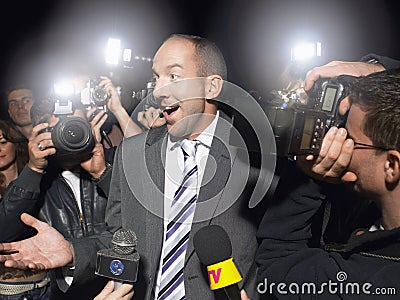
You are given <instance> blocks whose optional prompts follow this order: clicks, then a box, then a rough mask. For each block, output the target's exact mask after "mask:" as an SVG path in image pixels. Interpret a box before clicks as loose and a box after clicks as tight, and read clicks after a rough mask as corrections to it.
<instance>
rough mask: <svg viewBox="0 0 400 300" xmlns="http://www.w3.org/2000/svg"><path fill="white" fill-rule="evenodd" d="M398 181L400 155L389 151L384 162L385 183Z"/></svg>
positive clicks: (399, 176) (397, 152) (394, 151)
mask: <svg viewBox="0 0 400 300" xmlns="http://www.w3.org/2000/svg"><path fill="white" fill-rule="evenodd" d="M399 179H400V153H399V151H397V150H389V151H388V152H387V157H386V161H385V181H386V182H387V183H397V182H398V181H399Z"/></svg>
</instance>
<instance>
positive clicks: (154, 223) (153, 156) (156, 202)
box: [143, 128, 167, 280]
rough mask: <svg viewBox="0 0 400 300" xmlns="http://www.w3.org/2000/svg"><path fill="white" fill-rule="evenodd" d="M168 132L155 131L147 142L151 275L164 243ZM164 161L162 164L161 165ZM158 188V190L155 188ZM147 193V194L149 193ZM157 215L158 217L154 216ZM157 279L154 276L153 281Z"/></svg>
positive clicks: (154, 272) (148, 247) (148, 233)
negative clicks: (149, 180) (166, 137)
mask: <svg viewBox="0 0 400 300" xmlns="http://www.w3.org/2000/svg"><path fill="white" fill-rule="evenodd" d="M164 129H165V128H164ZM166 133H167V131H166V130H158V131H157V130H155V132H154V134H149V135H148V137H147V141H146V149H145V155H146V168H147V170H148V172H149V175H150V178H151V181H152V182H149V183H148V184H149V187H148V188H147V187H145V186H144V187H143V188H144V189H146V188H147V192H148V194H147V197H146V198H147V199H149V202H150V203H149V205H150V210H146V214H147V216H146V232H147V235H148V236H147V239H146V240H147V249H148V251H149V253H148V258H149V263H150V265H151V270H150V274H157V268H158V263H159V258H160V253H161V247H162V243H163V228H164V224H163V216H164V181H165V169H164V166H165V164H164V162H165V147H166V143H165V142H164V141H165V139H164V137H165V136H166ZM160 160H162V163H160ZM154 186H156V188H154ZM147 192H146V193H147ZM154 212H155V213H156V215H155V214H154ZM154 279H155V277H154V276H153V280H154Z"/></svg>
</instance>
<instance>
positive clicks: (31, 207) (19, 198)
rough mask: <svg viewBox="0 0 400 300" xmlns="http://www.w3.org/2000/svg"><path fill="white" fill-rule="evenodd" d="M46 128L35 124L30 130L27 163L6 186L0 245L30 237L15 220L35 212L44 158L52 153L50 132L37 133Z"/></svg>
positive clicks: (1, 206) (1, 205)
mask: <svg viewBox="0 0 400 300" xmlns="http://www.w3.org/2000/svg"><path fill="white" fill-rule="evenodd" d="M47 127H48V124H39V125H37V126H35V127H34V128H33V131H32V135H31V137H30V140H29V144H28V149H29V162H28V164H26V165H25V167H24V169H23V170H22V171H21V173H20V174H19V176H18V177H17V178H16V179H15V180H14V181H12V182H11V183H10V185H9V186H8V187H7V190H6V192H5V193H4V197H3V199H2V201H1V202H0V220H1V226H0V242H10V241H15V240H18V239H22V238H26V237H27V236H30V235H31V234H32V230H31V229H30V228H29V227H27V226H25V225H24V224H23V223H22V222H21V221H20V219H19V217H20V215H21V214H22V213H23V212H27V213H30V214H33V215H36V214H37V213H38V211H37V209H38V207H37V204H38V200H39V195H40V183H41V180H42V177H43V174H44V172H45V169H46V167H47V158H46V157H47V156H48V155H51V154H53V153H55V151H56V150H55V149H54V148H53V147H51V146H52V145H53V144H52V142H51V133H49V132H46V133H41V134H39V132H40V131H41V130H43V129H44V128H47ZM39 143H40V144H41V145H42V146H43V148H42V149H43V150H40V149H39V147H38V144H39ZM45 147H46V148H45ZM10 224H12V226H10Z"/></svg>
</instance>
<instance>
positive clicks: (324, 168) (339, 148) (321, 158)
mask: <svg viewBox="0 0 400 300" xmlns="http://www.w3.org/2000/svg"><path fill="white" fill-rule="evenodd" d="M346 137H347V131H346V129H344V128H337V127H331V128H330V129H329V131H328V132H327V134H326V135H325V137H324V139H323V142H322V146H321V151H320V153H319V155H318V157H317V158H314V157H313V156H312V155H309V156H307V157H301V158H300V159H298V161H297V165H298V166H299V167H300V168H301V169H302V170H303V171H304V172H305V173H306V174H307V175H309V176H310V177H313V178H315V179H318V180H322V181H326V182H331V183H339V182H341V181H342V182H353V181H355V180H357V175H356V174H354V173H352V172H347V171H346V168H347V167H348V165H349V164H350V160H351V156H352V153H353V149H354V142H353V140H351V139H347V138H346Z"/></svg>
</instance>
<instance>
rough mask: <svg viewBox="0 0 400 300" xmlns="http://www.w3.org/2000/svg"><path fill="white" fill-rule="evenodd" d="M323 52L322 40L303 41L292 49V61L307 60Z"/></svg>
mask: <svg viewBox="0 0 400 300" xmlns="http://www.w3.org/2000/svg"><path fill="white" fill-rule="evenodd" d="M321 54H322V45H321V42H303V43H299V44H297V45H296V46H294V47H293V48H292V49H291V60H292V61H307V60H310V59H313V58H315V57H320V56H321Z"/></svg>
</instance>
